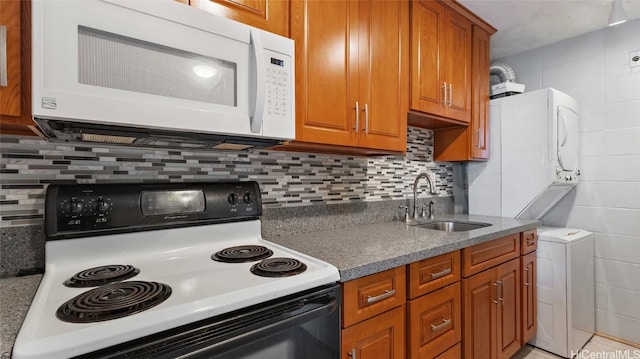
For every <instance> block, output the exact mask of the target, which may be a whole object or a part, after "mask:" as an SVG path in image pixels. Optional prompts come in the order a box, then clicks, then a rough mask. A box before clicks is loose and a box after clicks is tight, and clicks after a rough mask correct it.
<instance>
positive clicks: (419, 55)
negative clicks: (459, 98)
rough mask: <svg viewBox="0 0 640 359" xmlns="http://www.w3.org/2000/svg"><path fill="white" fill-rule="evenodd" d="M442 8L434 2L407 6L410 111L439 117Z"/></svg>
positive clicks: (443, 16)
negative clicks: (409, 25)
mask: <svg viewBox="0 0 640 359" xmlns="http://www.w3.org/2000/svg"><path fill="white" fill-rule="evenodd" d="M446 11H447V10H446V8H445V7H444V6H443V5H441V4H440V3H438V2H436V1H412V2H411V49H412V51H411V109H413V110H417V111H422V112H427V113H433V114H442V111H443V106H444V91H445V89H444V87H443V86H444V81H445V79H444V78H441V73H442V72H441V70H440V66H444V64H443V63H442V59H441V56H442V55H441V54H440V52H441V51H442V48H443V46H444V44H443V43H442V42H443V41H444V36H443V34H444V26H445V21H446V20H445V17H446Z"/></svg>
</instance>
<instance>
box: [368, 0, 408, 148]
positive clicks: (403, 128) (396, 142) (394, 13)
mask: <svg viewBox="0 0 640 359" xmlns="http://www.w3.org/2000/svg"><path fill="white" fill-rule="evenodd" d="M408 7H409V5H408V3H407V2H406V1H360V20H361V21H360V24H361V25H360V31H361V33H360V40H359V53H360V66H359V68H358V69H359V76H358V78H359V98H360V99H361V101H362V103H363V104H362V106H363V107H362V108H361V109H360V110H361V113H360V115H359V116H358V118H359V120H360V126H358V127H359V129H360V132H359V135H358V136H359V138H358V146H359V147H369V148H379V149H387V150H394V151H405V150H406V143H407V140H406V137H407V115H406V114H407V110H408V94H407V88H408V86H409V83H408V78H409V76H408V61H409V60H408V56H407V55H408V51H407V49H408V38H409V36H408V24H409V9H408ZM364 19H366V21H362V20H364Z"/></svg>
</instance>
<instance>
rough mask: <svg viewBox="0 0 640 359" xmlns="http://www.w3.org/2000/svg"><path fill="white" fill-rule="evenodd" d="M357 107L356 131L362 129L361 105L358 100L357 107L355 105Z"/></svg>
mask: <svg viewBox="0 0 640 359" xmlns="http://www.w3.org/2000/svg"><path fill="white" fill-rule="evenodd" d="M354 108H355V109H356V127H354V130H356V133H357V132H358V131H359V130H360V105H359V104H358V101H356V107H354Z"/></svg>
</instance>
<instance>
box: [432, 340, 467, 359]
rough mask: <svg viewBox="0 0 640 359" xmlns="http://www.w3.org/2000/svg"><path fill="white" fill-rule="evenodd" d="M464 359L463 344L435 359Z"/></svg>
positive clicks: (453, 347)
mask: <svg viewBox="0 0 640 359" xmlns="http://www.w3.org/2000/svg"><path fill="white" fill-rule="evenodd" d="M460 358H462V344H461V343H458V344H456V345H454V346H452V347H451V348H449V349H447V351H445V352H444V353H442V354H440V355H438V356H437V357H435V359H460Z"/></svg>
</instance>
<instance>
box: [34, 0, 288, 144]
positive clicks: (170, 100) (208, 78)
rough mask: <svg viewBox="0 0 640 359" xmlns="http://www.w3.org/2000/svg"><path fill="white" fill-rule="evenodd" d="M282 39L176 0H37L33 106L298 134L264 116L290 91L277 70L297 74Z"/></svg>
mask: <svg viewBox="0 0 640 359" xmlns="http://www.w3.org/2000/svg"><path fill="white" fill-rule="evenodd" d="M274 38H275V39H274ZM282 39H284V38H282ZM282 39H280V40H279V37H276V36H275V35H272V34H268V33H265V32H263V31H261V30H258V29H255V28H251V27H249V26H247V25H244V24H241V23H237V22H235V21H231V20H228V19H225V18H220V17H217V16H213V15H211V14H208V13H206V12H203V11H200V10H197V9H195V8H191V7H189V6H187V5H184V4H180V3H177V2H174V1H119V0H104V1H102V0H84V1H34V3H33V55H32V56H33V116H34V117H36V118H41V119H62V120H69V121H75V122H82V123H89V124H91V123H93V124H101V125H113V126H129V127H134V128H153V129H158V130H174V131H188V132H197V133H213V134H222V135H240V136H249V137H259V136H270V137H288V138H293V136H291V134H290V133H289V132H292V131H284V133H282V131H280V133H276V132H277V131H278V130H281V128H280V127H277V128H271V131H270V133H266V132H265V131H264V126H263V122H264V119H265V116H266V117H269V116H272V117H273V116H275V115H273V114H272V112H274V111H272V110H271V109H270V108H269V107H267V108H265V103H266V101H265V96H266V95H267V94H271V92H273V91H276V90H278V91H280V92H278V91H276V92H277V93H276V92H274V93H276V94H280V93H281V92H283V91H282V90H280V87H277V86H276V87H277V88H276V90H274V89H273V88H272V87H273V86H272V84H271V82H273V81H267V80H268V75H269V74H268V72H269V73H270V71H271V72H273V71H275V70H276V69H277V70H278V71H282V72H284V71H285V70H289V71H291V77H293V69H292V66H293V65H292V64H291V57H290V56H289V55H288V54H287V53H288V51H290V52H291V53H293V42H292V41H291V40H288V39H284V40H282ZM274 41H275V42H276V44H275V45H274V44H273V42H274ZM265 45H269V46H271V47H270V48H268V49H267V48H265ZM278 45H280V46H278ZM286 45H288V46H286ZM289 48H290V49H289ZM272 50H274V51H272ZM280 50H283V52H282V53H278V52H276V51H280ZM274 63H275V64H274ZM283 76H284V75H283ZM291 81H292V80H291ZM291 83H292V82H291ZM274 86H275V85H274ZM281 87H282V86H281ZM285 88H286V89H289V88H290V87H285ZM291 90H292V89H291ZM269 91H271V92H269ZM271 95H273V94H271ZM271 95H269V96H271ZM273 96H275V95H273ZM279 98H280V97H278V99H279ZM278 101H280V100H278ZM276 112H277V116H276V118H275V120H281V119H282V118H284V120H282V123H287V124H288V123H289V122H291V127H293V121H292V120H291V119H292V118H293V117H292V116H291V114H290V111H287V112H286V114H285V113H284V111H276ZM281 112H282V113H281ZM269 119H270V120H271V122H273V119H271V118H269ZM287 119H288V120H289V121H288V122H287V121H285V120H287ZM276 122H278V121H276ZM278 123H279V122H278ZM270 126H272V127H273V125H270ZM267 129H269V127H268V126H267Z"/></svg>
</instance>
